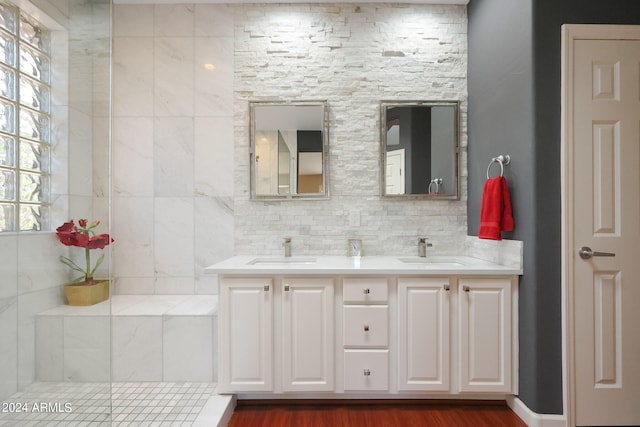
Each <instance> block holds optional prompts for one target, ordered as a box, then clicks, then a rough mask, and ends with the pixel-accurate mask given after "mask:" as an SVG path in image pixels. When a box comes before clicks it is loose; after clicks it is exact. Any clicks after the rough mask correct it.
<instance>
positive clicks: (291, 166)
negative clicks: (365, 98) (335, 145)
mask: <svg viewBox="0 0 640 427" xmlns="http://www.w3.org/2000/svg"><path fill="white" fill-rule="evenodd" d="M249 110H250V126H251V130H250V138H251V141H250V148H249V150H250V157H251V158H250V164H251V198H252V199H270V200H277V199H304V198H310V199H317V198H326V197H328V169H329V162H328V154H329V150H328V147H329V125H328V123H329V122H328V116H327V114H328V113H327V103H326V101H304V102H250V103H249Z"/></svg>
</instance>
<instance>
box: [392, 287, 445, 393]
mask: <svg viewBox="0 0 640 427" xmlns="http://www.w3.org/2000/svg"><path fill="white" fill-rule="evenodd" d="M449 289H450V285H449V278H448V277H443V278H399V279H398V317H399V319H398V328H399V332H398V338H399V343H398V390H429V391H448V390H449V372H450V367H449V357H450V356H449V355H450V352H449V305H450V290H449Z"/></svg>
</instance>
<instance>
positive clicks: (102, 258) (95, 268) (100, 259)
mask: <svg viewBox="0 0 640 427" xmlns="http://www.w3.org/2000/svg"><path fill="white" fill-rule="evenodd" d="M102 261H104V254H102V255H101V256H100V258H98V260H97V261H96V266H95V267H93V270H91V274H89V277H93V273H95V272H96V270H97V269H98V267H100V264H102Z"/></svg>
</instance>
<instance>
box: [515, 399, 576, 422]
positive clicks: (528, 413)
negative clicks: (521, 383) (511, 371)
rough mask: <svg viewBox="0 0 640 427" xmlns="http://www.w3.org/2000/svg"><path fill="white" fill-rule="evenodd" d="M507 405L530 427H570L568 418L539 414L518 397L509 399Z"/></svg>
mask: <svg viewBox="0 0 640 427" xmlns="http://www.w3.org/2000/svg"><path fill="white" fill-rule="evenodd" d="M507 405H509V407H510V408H511V410H512V411H513V412H515V413H516V415H518V416H519V417H520V418H521V419H522V421H524V422H525V423H526V424H527V426H529V427H568V426H567V418H566V417H565V416H564V415H546V414H537V413H535V412H533V411H532V410H531V409H529V408H528V407H527V405H525V404H524V403H523V402H522V401H521V400H520V399H518V398H517V397H516V396H512V397H509V398H507Z"/></svg>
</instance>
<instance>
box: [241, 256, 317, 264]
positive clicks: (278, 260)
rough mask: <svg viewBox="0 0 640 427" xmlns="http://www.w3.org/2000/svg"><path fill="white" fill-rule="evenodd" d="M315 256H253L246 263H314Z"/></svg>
mask: <svg viewBox="0 0 640 427" xmlns="http://www.w3.org/2000/svg"><path fill="white" fill-rule="evenodd" d="M315 263H316V259H315V258H303V257H274V258H255V259H252V260H251V261H249V262H248V263H247V265H258V264H315Z"/></svg>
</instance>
